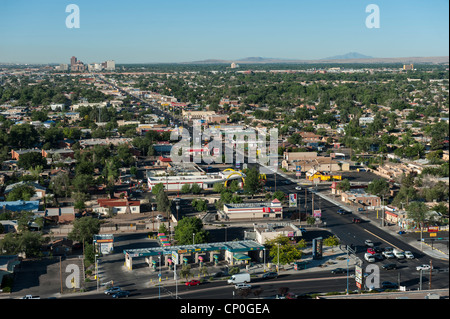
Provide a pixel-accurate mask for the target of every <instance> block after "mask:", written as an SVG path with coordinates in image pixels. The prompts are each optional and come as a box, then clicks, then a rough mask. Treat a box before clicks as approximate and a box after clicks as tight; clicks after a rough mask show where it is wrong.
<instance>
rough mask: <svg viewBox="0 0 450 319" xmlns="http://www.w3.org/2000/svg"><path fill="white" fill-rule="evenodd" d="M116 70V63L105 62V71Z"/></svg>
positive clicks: (111, 61) (112, 61)
mask: <svg viewBox="0 0 450 319" xmlns="http://www.w3.org/2000/svg"><path fill="white" fill-rule="evenodd" d="M115 69H116V61H114V60H108V61H106V70H108V71H114V70H115Z"/></svg>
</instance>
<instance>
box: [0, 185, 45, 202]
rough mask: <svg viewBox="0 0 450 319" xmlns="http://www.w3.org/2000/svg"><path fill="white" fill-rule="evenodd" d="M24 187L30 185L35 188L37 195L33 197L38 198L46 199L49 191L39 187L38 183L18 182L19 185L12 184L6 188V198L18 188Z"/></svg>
mask: <svg viewBox="0 0 450 319" xmlns="http://www.w3.org/2000/svg"><path fill="white" fill-rule="evenodd" d="M22 185H28V186H31V187H33V188H34V191H35V194H34V196H33V197H37V198H44V197H45V194H46V192H47V189H46V188H45V187H44V186H41V185H39V184H38V183H33V182H18V183H14V184H10V185H8V186H6V188H5V191H4V194H5V197H6V196H8V194H9V193H10V192H11V191H12V190H13V189H14V188H16V187H19V186H22Z"/></svg>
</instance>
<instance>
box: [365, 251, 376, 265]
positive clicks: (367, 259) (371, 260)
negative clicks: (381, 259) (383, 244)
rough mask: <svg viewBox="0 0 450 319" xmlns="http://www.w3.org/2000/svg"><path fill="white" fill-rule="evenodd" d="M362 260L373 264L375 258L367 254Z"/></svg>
mask: <svg viewBox="0 0 450 319" xmlns="http://www.w3.org/2000/svg"><path fill="white" fill-rule="evenodd" d="M364 259H365V260H366V261H368V262H369V263H374V262H375V261H376V259H375V257H374V256H373V255H371V254H369V253H365V254H364Z"/></svg>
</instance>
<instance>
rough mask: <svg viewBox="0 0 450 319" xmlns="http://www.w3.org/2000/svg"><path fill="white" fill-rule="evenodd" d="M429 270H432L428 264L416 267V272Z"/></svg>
mask: <svg viewBox="0 0 450 319" xmlns="http://www.w3.org/2000/svg"><path fill="white" fill-rule="evenodd" d="M430 269H433V268H432V267H431V266H430V265H428V264H423V265H420V266H417V267H416V270H417V271H419V270H430Z"/></svg>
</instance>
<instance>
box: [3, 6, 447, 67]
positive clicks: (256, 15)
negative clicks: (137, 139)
mask: <svg viewBox="0 0 450 319" xmlns="http://www.w3.org/2000/svg"><path fill="white" fill-rule="evenodd" d="M72 3H73V4H75V5H77V6H78V7H79V9H80V27H79V28H72V29H70V28H68V27H67V26H66V18H67V17H68V16H69V14H70V13H66V7H67V6H68V5H69V4H72ZM370 4H371V3H370V2H367V3H366V2H364V1H356V0H352V1H345V2H344V1H339V2H336V1H328V0H324V1H321V2H320V3H309V2H305V1H287V0H285V1H278V2H275V1H253V0H248V1H244V2H237V1H227V2H214V3H211V2H208V1H203V0H196V1H194V2H191V3H185V2H183V1H178V0H173V1H170V2H165V3H158V2H153V1H137V0H135V1H128V2H126V3H125V2H120V1H108V2H105V1H96V2H95V3H92V2H88V1H85V0H79V1H52V0H44V1H41V2H39V3H34V2H33V3H30V2H27V1H24V0H19V1H14V2H13V1H5V2H2V3H1V4H0V34H2V44H1V47H0V62H1V63H29V64H33V63H40V64H46V63H68V60H69V58H70V57H71V56H79V57H80V59H81V60H83V61H85V62H86V63H92V62H95V61H105V60H115V61H116V63H118V64H121V63H123V64H126V63H181V62H193V61H199V60H207V59H223V60H238V59H242V58H245V57H252V56H258V57H270V58H280V59H295V60H317V59H324V58H327V57H330V56H335V55H341V54H346V53H348V52H359V53H361V54H364V55H369V56H373V57H376V58H395V57H417V56H422V57H431V56H448V55H449V51H448V46H449V41H448V37H449V33H448V26H449V23H448V22H449V19H448V5H449V4H448V2H447V1H444V0H434V1H429V2H427V3H424V2H423V1H418V0H416V1H396V2H395V3H391V2H388V1H385V0H382V1H376V3H374V4H376V5H377V6H378V7H379V10H380V15H379V20H380V26H379V28H368V26H367V25H366V20H367V19H368V16H369V15H370V14H371V13H370V12H366V8H367V7H368V6H369V5H370Z"/></svg>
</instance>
